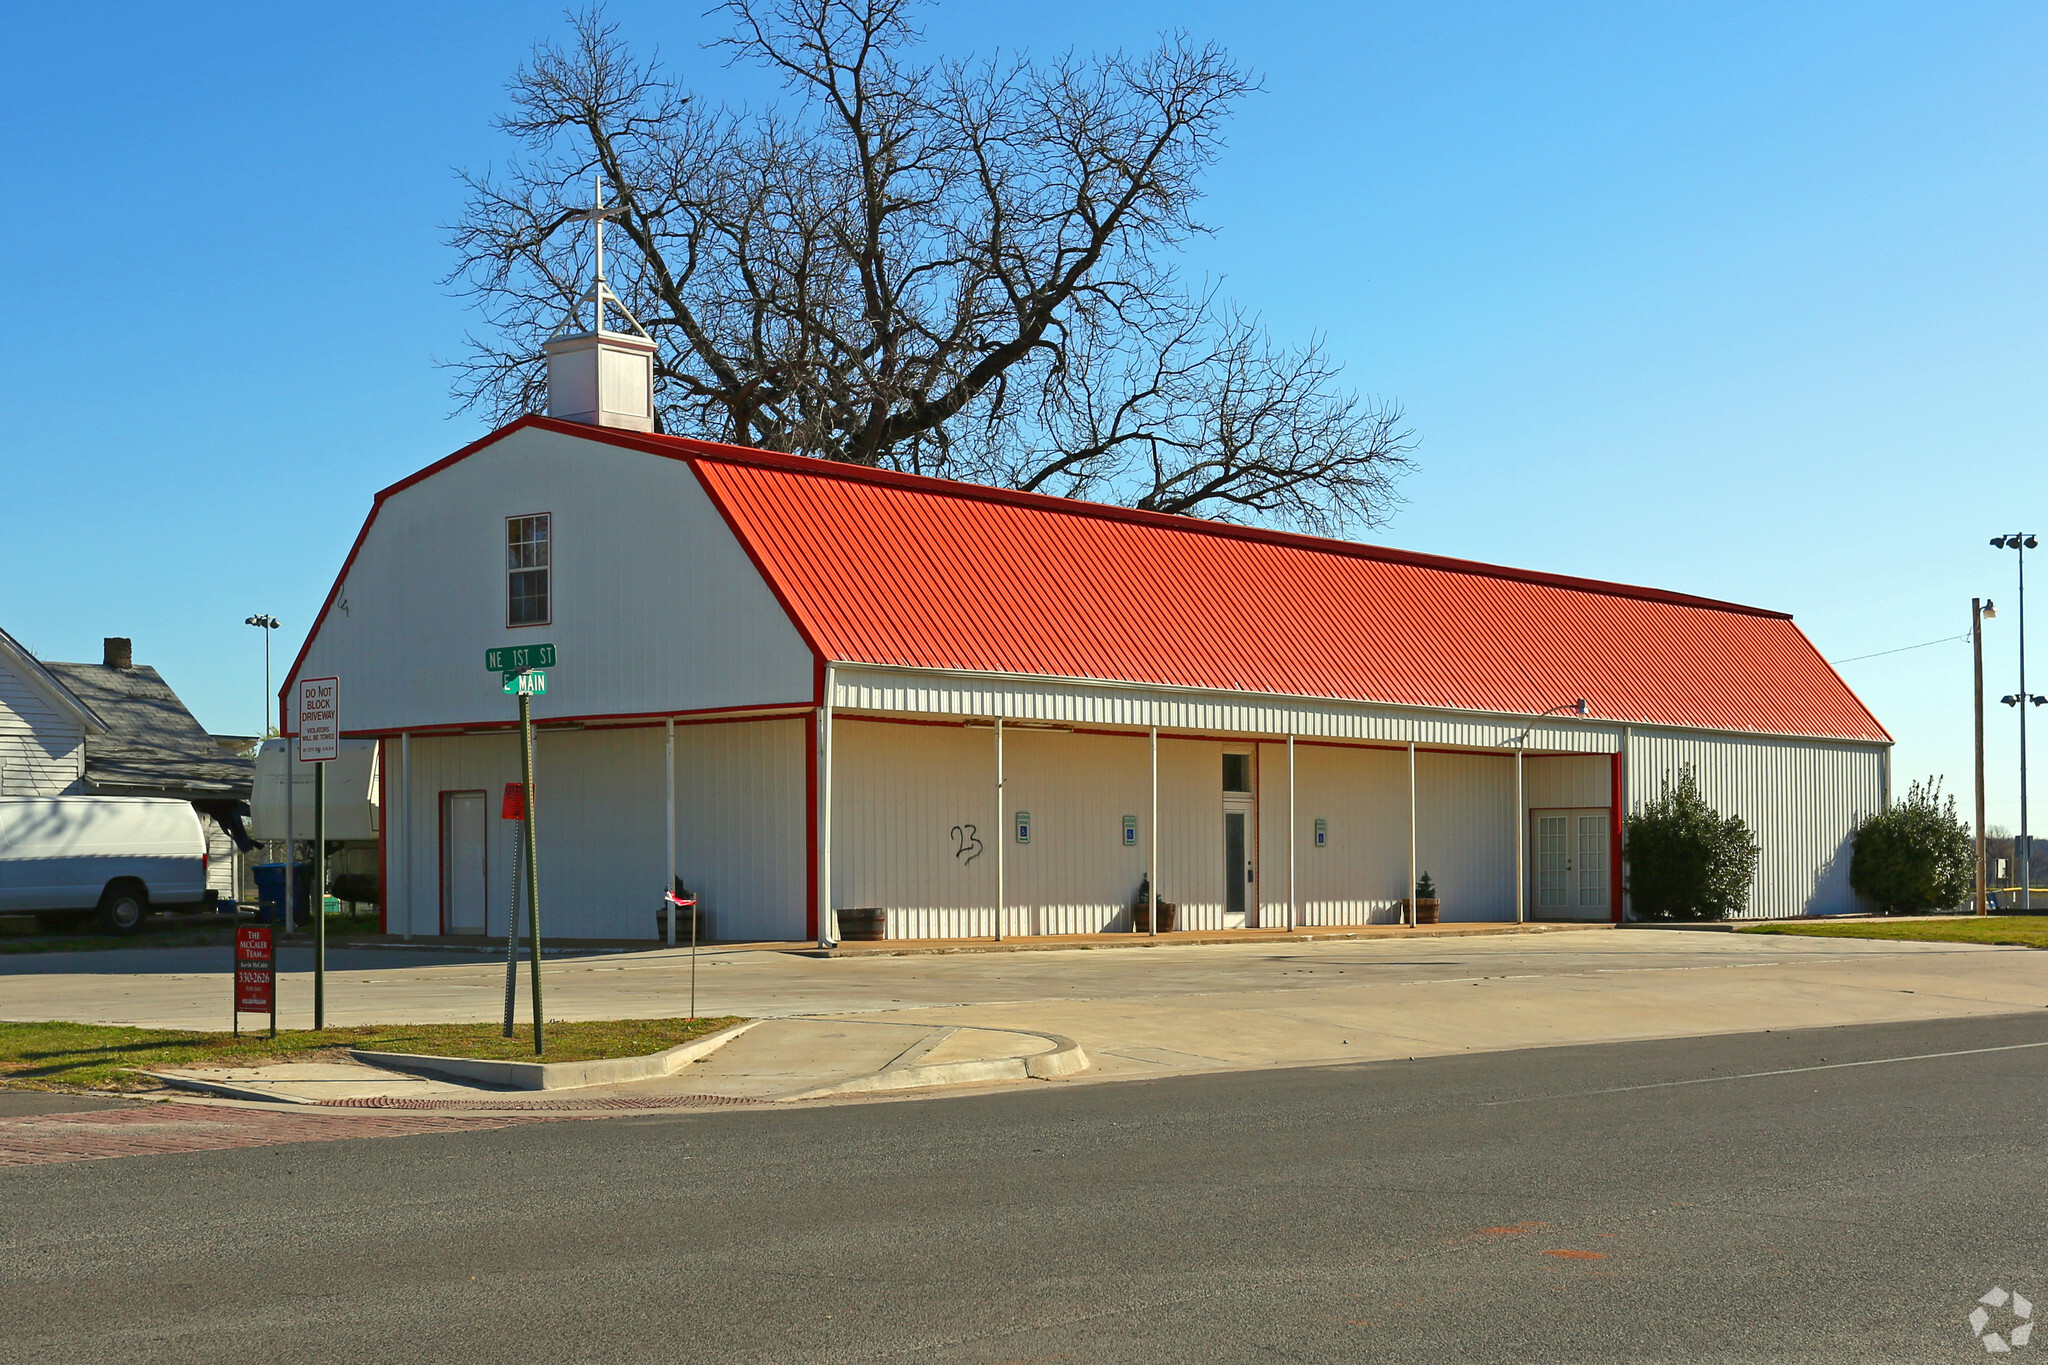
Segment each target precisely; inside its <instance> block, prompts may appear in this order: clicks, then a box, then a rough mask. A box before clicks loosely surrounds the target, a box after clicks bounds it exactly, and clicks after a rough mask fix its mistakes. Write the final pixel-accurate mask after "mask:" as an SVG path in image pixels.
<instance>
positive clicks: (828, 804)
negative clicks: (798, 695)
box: [818, 664, 839, 948]
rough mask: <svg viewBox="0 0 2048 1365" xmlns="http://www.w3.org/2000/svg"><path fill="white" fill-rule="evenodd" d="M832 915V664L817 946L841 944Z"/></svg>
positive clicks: (821, 798) (822, 780)
mask: <svg viewBox="0 0 2048 1365" xmlns="http://www.w3.org/2000/svg"><path fill="white" fill-rule="evenodd" d="M838 930H839V925H838V924H837V922H836V921H835V919H834V916H833V914H832V665H831V664H826V665H825V692H824V700H823V703H822V704H821V705H820V706H819V707H818V946H819V947H820V948H831V947H835V946H837V945H838V942H839V933H838Z"/></svg>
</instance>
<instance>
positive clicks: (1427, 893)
mask: <svg viewBox="0 0 2048 1365" xmlns="http://www.w3.org/2000/svg"><path fill="white" fill-rule="evenodd" d="M1415 899H1417V900H1419V901H1433V900H1435V899H1436V883H1435V882H1434V881H1431V880H1430V876H1429V874H1428V873H1427V872H1425V873H1423V874H1422V880H1421V881H1419V882H1417V883H1415Z"/></svg>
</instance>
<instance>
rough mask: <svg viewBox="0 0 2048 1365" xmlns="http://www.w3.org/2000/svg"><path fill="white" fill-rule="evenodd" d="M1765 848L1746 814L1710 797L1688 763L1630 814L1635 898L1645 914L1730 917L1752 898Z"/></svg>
mask: <svg viewBox="0 0 2048 1365" xmlns="http://www.w3.org/2000/svg"><path fill="white" fill-rule="evenodd" d="M1762 852H1763V849H1762V846H1761V845H1759V844H1758V843H1757V841H1756V836H1755V835H1753V834H1751V833H1750V829H1749V825H1748V823H1747V822H1746V821H1744V820H1743V818H1742V817H1741V816H1739V815H1730V816H1726V817H1723V816H1722V815H1721V813H1720V812H1719V811H1716V810H1715V809H1714V808H1713V807H1712V806H1709V805H1708V804H1707V803H1706V799H1705V798H1704V797H1702V796H1701V795H1700V789H1699V783H1698V782H1697V781H1695V780H1694V778H1693V775H1692V767H1691V765H1690V764H1688V765H1687V766H1686V767H1685V768H1683V769H1681V770H1680V772H1679V774H1678V781H1677V783H1676V784H1674V783H1673V782H1672V781H1671V777H1670V774H1668V773H1667V774H1666V775H1665V777H1664V784H1663V792H1662V794H1661V795H1660V796H1658V797H1657V799H1656V800H1654V801H1651V802H1648V803H1646V804H1644V805H1642V806H1640V807H1638V808H1637V809H1636V812H1635V814H1634V815H1633V816H1632V817H1630V819H1629V822H1628V833H1627V837H1626V839H1625V840H1624V842H1623V844H1622V853H1623V856H1624V857H1625V858H1626V859H1627V860H1628V894H1629V899H1630V902H1631V903H1632V904H1633V906H1634V908H1635V912H1636V915H1637V916H1638V917H1639V918H1642V919H1685V920H1693V919H1726V918H1728V917H1729V916H1730V915H1733V914H1736V913H1738V912H1740V911H1741V909H1742V908H1743V907H1744V906H1745V905H1747V904H1748V903H1749V887H1750V883H1751V882H1752V881H1753V880H1755V878H1756V864H1757V858H1758V857H1759V856H1760V855H1761V854H1762Z"/></svg>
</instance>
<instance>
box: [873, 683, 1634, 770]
mask: <svg viewBox="0 0 2048 1365" xmlns="http://www.w3.org/2000/svg"><path fill="white" fill-rule="evenodd" d="M833 676H834V679H835V686H834V697H835V701H834V703H833V704H834V705H835V706H838V707H840V708H842V709H845V710H852V711H892V712H899V713H907V714H921V715H934V716H993V715H996V714H998V713H1000V714H1001V715H1002V716H1004V717H1005V718H1006V719H1010V720H1044V721H1055V722H1058V723H1061V724H1066V725H1117V726H1148V725H1157V726H1160V727H1161V728H1163V729H1174V730H1208V731H1219V732H1222V733H1225V734H1238V735H1255V736H1261V737H1265V736H1272V735H1284V734H1287V733H1289V732H1290V731H1292V732H1293V733H1294V734H1296V735H1302V736H1307V737H1309V738H1314V739H1344V740H1366V741H1378V742H1381V743H1400V744H1405V743H1407V742H1409V741H1410V740H1413V741H1414V742H1416V743H1418V744H1431V745H1474V746H1481V747H1493V746H1496V745H1500V744H1502V743H1505V742H1507V741H1509V740H1511V739H1513V738H1515V737H1516V736H1519V735H1521V734H1522V733H1523V732H1524V731H1528V732H1529V743H1530V744H1531V746H1533V747H1536V748H1543V749H1559V750H1566V751H1572V752H1579V753H1603V754H1604V753H1612V752H1614V750H1615V749H1616V748H1617V747H1618V745H1619V736H1618V734H1617V732H1616V730H1615V727H1614V726H1612V725H1596V724H1576V723H1559V722H1556V721H1544V720H1537V721H1533V722H1532V721H1528V720H1520V719H1515V718H1513V717H1506V718H1487V717H1474V716H1461V715H1458V714H1456V713H1431V712H1424V711H1415V710H1399V709H1395V708H1392V707H1375V706H1373V705H1371V704H1369V703H1365V702H1356V703H1353V702H1295V701H1286V700H1282V699H1277V698H1262V697H1256V696H1246V695H1240V694H1233V693H1227V692H1216V693H1194V692H1186V693H1176V692H1170V691H1165V690H1157V689H1145V688H1130V687H1119V686H1118V685H1116V684H1114V683H1100V684H1098V683H1086V682H1076V683H1068V682H1060V681H1046V682H1034V681H1032V680H1030V679H1028V678H1016V679H1007V678H987V679H984V678H966V677H959V676H954V675H948V674H943V673H917V672H899V671H894V670H879V669H870V670H863V669H861V668H860V667H859V666H857V665H845V664H842V665H840V666H839V667H838V668H837V669H835V670H834V675H833Z"/></svg>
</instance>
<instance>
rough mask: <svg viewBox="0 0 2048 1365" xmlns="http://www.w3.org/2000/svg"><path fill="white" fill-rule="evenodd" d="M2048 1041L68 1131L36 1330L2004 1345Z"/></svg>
mask: <svg viewBox="0 0 2048 1365" xmlns="http://www.w3.org/2000/svg"><path fill="white" fill-rule="evenodd" d="M1984 1049H2000V1050H1989V1051H1987V1050H1984ZM1926 1054H1961V1055H1945V1056H1933V1057H1929V1056H1926ZM1908 1057H1920V1058H1921V1059H1920V1060H1881V1059H1895V1058H1908ZM1873 1061H1875V1062H1878V1064H1875V1065H1859V1064H1858V1063H1869V1062H1873ZM2044 1068H2048V1011H2034V1012H2032V1013H2029V1014H2024V1015H2009V1016H2001V1017H1995V1018H1979V1019H1973V1020H1943V1021H1934V1022H1924V1023H1912V1024H1885V1025H1872V1026H1858V1027H1844V1028H1835V1029H1825V1030H1813V1031H1804V1032H1797V1033H1772V1034H1756V1035H1744V1036H1732V1037H1731V1036H1721V1037H1714V1038H1703V1039H1683V1040H1673V1041H1658V1042H1646V1043H1626V1044H1610V1045H1603V1046H1598V1047H1577V1048H1560V1049H1553V1050H1547V1051H1540V1052H1520V1053H1494V1054H1488V1055H1482V1056H1469V1057H1454V1058H1441V1059H1432V1060H1424V1061H1418V1062H1379V1063H1372V1064H1366V1065H1354V1066H1341V1067H1324V1068H1314V1069H1301V1070H1292V1071H1259V1072H1243V1073H1229V1074H1214V1075H1200V1076H1186V1077H1177V1078H1167V1079H1161V1080H1157V1081H1151V1082H1144V1081H1132V1082H1128V1083H1123V1084H1092V1085H1059V1084H1041V1085H1035V1086H1032V1087H1030V1088H1028V1089H1013V1090H1007V1091H1003V1092H1000V1093H988V1094H980V1095H971V1096H957V1097H952V1098H943V1099H927V1100H918V1101H906V1102H897V1103H884V1104H865V1105H841V1106H832V1107H817V1108H807V1109H801V1110H795V1111H790V1110H775V1111H768V1110H755V1109H748V1110H740V1111H725V1112H706V1113H702V1114H689V1115H681V1116H659V1117H656V1116H642V1117H623V1118H607V1119H601V1120H575V1121H564V1122H555V1123H546V1124H539V1125H535V1126H532V1127H524V1128H511V1129H502V1130H496V1131H488V1132H479V1133H464V1134H459V1135H437V1136H426V1137H407V1138H389V1139H382V1140H374V1141H340V1142H325V1143H315V1144H299V1145H293V1146H278V1147H265V1148H254V1149H247V1150H240V1151H227V1152H210V1153H195V1154H190V1155H181V1156H161V1157H136V1158H124V1159H117V1160H105V1161H93V1162H81V1163H75V1164H69V1165H53V1166H40V1167H26V1168H20V1169H13V1170H7V1171H4V1172H0V1245H4V1247H5V1257H4V1264H5V1266H6V1268H7V1269H6V1274H5V1276H4V1279H0V1359H6V1360H9V1361H59V1360H61V1361H65V1362H94V1361H124V1362H131V1361H157V1360H176V1361H208V1362H214V1361H223V1360H232V1361H238V1362H241V1361H250V1362H261V1361H294V1362H325V1361H347V1362H365V1361H413V1360H422V1361H424V1360H434V1361H529V1360H531V1361H586V1360H587V1361H606V1362H632V1361H650V1362H651V1361H662V1362H674V1361H693V1362H694V1361H705V1362H712V1361H716V1362H751V1361H775V1362H785V1361H787V1362H813V1361H818V1362H822V1361H867V1360H899V1359H900V1360H917V1361H944V1362H952V1361H967V1362H1004V1361H1008V1362H1018V1361H1061V1362H1089V1361H1145V1362H1154V1361H1157V1362H1177V1361H1188V1362H1205V1363H1206V1362H1217V1361H1267V1360H1271V1361H1332V1362H1356V1361H1381V1360H1386V1361H1432V1362H1435V1361H1467V1360H1469V1361H1516V1362H1531V1361H1630V1362H1637V1361H1658V1360H1681V1361H1695V1360H1697V1361H1790V1360H1798V1361H1837V1360H1839V1361H1859V1362H1862V1361H1911V1362H1916V1365H1918V1363H1924V1362H1932V1361H1942V1360H1958V1361H1961V1360H1969V1359H1981V1358H1983V1356H1984V1354H1985V1352H1984V1349H1983V1347H1982V1346H1981V1345H1980V1344H1979V1343H1978V1341H1977V1340H1976V1339H1975V1337H1974V1335H1973V1334H1972V1332H1971V1329H1970V1328H1969V1326H1968V1325H1967V1323H1966V1319H1967V1317H1968V1315H1969V1312H1970V1310H1971V1308H1972V1307H1973V1306H1974V1305H1975V1301H1976V1300H1977V1298H1978V1297H1979V1296H1980V1295H1982V1294H1984V1293H1985V1292H1986V1291H1987V1290H1989V1289H1990V1288H1991V1287H1992V1286H1993V1285H1998V1286H2002V1287H2004V1288H2006V1289H2008V1290H2012V1289H2017V1290H2019V1291H2021V1292H2022V1293H2023V1294H2025V1295H2026V1296H2027V1297H2028V1298H2029V1299H2031V1300H2034V1301H2037V1302H2040V1303H2042V1304H2043V1305H2044V1307H2043V1308H2042V1309H2041V1310H2039V1311H2040V1312H2041V1313H2042V1315H2043V1316H2048V1235H2044V1231H2048V1227H2044V1222H2048V1197H2044V1184H2043V1179H2042V1175H2041V1172H2042V1170H2043V1169H2044V1160H2043V1159H2044V1157H2048V1140H2044V1138H2043V1130H2044V1123H2048V1087H2044V1085H2043V1083H2042V1080H2043V1073H2044ZM1757 1072H1764V1073H1778V1074H1764V1075H1747V1076H1745V1073H1757ZM1999 1325H2003V1324H2000V1323H1999V1322H1996V1321H1994V1323H1993V1326H1999ZM2032 1345H2033V1349H2048V1340H2044V1341H2043V1342H2041V1343H2038V1344H2032ZM2018 1354H2019V1358H2020V1359H2024V1358H2025V1356H2024V1353H2023V1352H2022V1353H2018Z"/></svg>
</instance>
